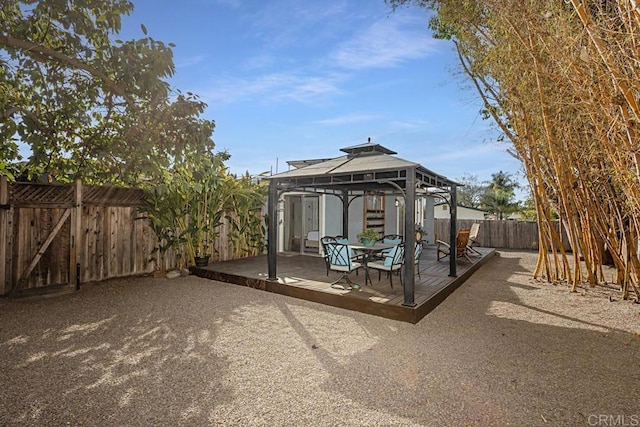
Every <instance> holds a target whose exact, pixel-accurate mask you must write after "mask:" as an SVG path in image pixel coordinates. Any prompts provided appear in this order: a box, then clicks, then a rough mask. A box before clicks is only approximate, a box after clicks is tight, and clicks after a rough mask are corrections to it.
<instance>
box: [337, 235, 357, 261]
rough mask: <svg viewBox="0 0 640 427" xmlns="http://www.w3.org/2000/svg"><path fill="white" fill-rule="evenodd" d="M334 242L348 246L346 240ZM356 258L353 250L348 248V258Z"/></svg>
mask: <svg viewBox="0 0 640 427" xmlns="http://www.w3.org/2000/svg"><path fill="white" fill-rule="evenodd" d="M336 242H338V243H342V244H343V245H348V244H349V240H347V239H336ZM355 256H356V253H355V251H354V250H353V249H351V248H349V258H353V257H355Z"/></svg>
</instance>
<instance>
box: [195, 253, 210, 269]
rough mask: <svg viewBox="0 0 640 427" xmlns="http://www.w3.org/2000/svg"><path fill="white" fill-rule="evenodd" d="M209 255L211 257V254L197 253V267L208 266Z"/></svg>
mask: <svg viewBox="0 0 640 427" xmlns="http://www.w3.org/2000/svg"><path fill="white" fill-rule="evenodd" d="M209 257H211V255H196V256H195V257H194V261H195V262H196V267H206V266H207V265H209Z"/></svg>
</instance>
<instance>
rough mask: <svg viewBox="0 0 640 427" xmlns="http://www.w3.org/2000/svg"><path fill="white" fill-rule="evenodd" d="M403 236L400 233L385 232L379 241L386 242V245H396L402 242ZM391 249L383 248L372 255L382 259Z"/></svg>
mask: <svg viewBox="0 0 640 427" xmlns="http://www.w3.org/2000/svg"><path fill="white" fill-rule="evenodd" d="M403 240H404V237H402V235H400V234H385V235H384V236H383V237H382V239H379V240H378V241H379V242H382V243H386V244H388V245H398V244H400V243H402V241H403ZM390 250H391V249H383V250H381V251H380V252H378V253H377V254H375V255H374V258H375V259H384V258H385V256H386V255H387V254H388V253H389V251H390Z"/></svg>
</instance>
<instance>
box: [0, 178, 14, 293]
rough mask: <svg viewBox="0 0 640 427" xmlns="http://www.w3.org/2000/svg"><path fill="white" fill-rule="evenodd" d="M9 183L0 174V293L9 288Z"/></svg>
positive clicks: (5, 291)
mask: <svg viewBox="0 0 640 427" xmlns="http://www.w3.org/2000/svg"><path fill="white" fill-rule="evenodd" d="M9 214H10V211H9V184H8V182H7V177H6V176H4V175H0V295H4V294H6V293H7V292H8V291H9V289H11V287H10V285H9V283H7V280H8V272H7V264H8V263H7V245H8V244H9V241H8V240H9V233H10V232H13V230H9Z"/></svg>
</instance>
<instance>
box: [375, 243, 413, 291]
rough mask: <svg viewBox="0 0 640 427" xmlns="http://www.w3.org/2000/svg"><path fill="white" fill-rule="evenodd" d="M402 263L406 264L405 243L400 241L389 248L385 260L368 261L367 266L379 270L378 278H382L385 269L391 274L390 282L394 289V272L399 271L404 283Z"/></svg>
mask: <svg viewBox="0 0 640 427" xmlns="http://www.w3.org/2000/svg"><path fill="white" fill-rule="evenodd" d="M402 264H404V243H400V244H398V245H396V246H394V247H393V248H391V249H390V250H389V252H388V253H387V254H386V255H385V257H384V260H379V261H372V262H369V263H367V268H374V269H376V270H378V280H380V277H381V274H382V272H383V271H386V272H387V275H388V276H389V284H390V285H391V288H392V289H393V273H395V272H397V273H398V275H399V276H400V283H402Z"/></svg>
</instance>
